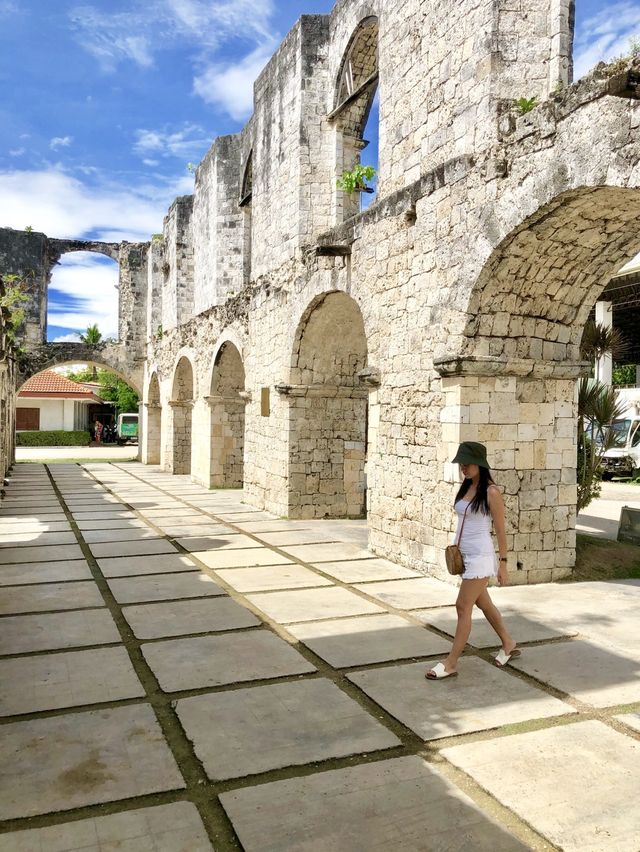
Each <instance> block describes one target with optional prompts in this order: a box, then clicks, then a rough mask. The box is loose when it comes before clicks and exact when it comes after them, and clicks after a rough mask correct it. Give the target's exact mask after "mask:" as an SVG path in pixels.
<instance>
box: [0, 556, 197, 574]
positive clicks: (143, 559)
mask: <svg viewBox="0 0 640 852" xmlns="http://www.w3.org/2000/svg"><path fill="white" fill-rule="evenodd" d="M97 561H98V565H99V566H100V570H101V571H102V573H103V574H104V576H105V577H134V576H137V575H145V574H173V573H177V572H183V571H198V572H199V570H200V569H199V568H198V566H197V565H196V564H195V562H192V561H191V559H189V558H188V557H187V556H183V555H182V554H178V553H167V554H163V555H162V554H161V555H160V556H115V557H113V558H112V559H98V560H97ZM0 575H1V572H0Z"/></svg>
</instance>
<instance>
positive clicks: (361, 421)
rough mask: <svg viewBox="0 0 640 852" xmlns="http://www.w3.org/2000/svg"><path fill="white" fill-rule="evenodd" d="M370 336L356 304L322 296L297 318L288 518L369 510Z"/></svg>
mask: <svg viewBox="0 0 640 852" xmlns="http://www.w3.org/2000/svg"><path fill="white" fill-rule="evenodd" d="M366 366H367V339H366V334H365V328H364V321H363V318H362V313H361V311H360V307H359V306H358V304H357V302H356V301H355V300H354V299H352V298H351V297H350V296H348V295H347V294H346V293H343V292H341V291H331V292H329V293H323V294H321V295H319V296H317V297H316V298H315V299H314V300H313V301H312V302H311V304H310V305H309V306H308V307H307V309H306V310H305V312H304V314H303V316H302V318H301V320H300V322H299V323H298V326H297V330H296V335H295V338H294V345H293V351H292V356H291V369H290V382H291V383H290V384H289V385H287V386H286V387H285V388H283V392H284V393H285V394H286V395H287V396H288V398H289V495H288V509H289V515H290V516H291V517H294V518H339V517H351V518H356V517H362V516H363V515H364V514H365V513H366V480H365V465H366V452H367V400H368V394H369V392H368V389H367V388H366V387H365V386H364V384H363V381H362V375H363V372H364V371H365V369H366Z"/></svg>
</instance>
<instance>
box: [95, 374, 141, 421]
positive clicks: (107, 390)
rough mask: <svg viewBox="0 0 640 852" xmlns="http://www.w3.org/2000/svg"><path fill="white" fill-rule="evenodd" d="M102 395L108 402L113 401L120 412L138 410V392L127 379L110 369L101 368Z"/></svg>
mask: <svg viewBox="0 0 640 852" xmlns="http://www.w3.org/2000/svg"><path fill="white" fill-rule="evenodd" d="M98 380H99V382H100V396H101V397H102V399H104V400H106V401H107V402H112V403H113V404H114V406H115V409H116V417H117V416H118V414H127V413H128V412H137V411H138V402H139V397H138V394H137V393H136V392H135V391H134V389H133V388H132V387H131V386H130V385H128V384H127V383H126V382H125V381H123V380H122V379H120V378H118V376H116V375H114V374H113V373H110V372H109V371H108V370H100V373H99V376H98Z"/></svg>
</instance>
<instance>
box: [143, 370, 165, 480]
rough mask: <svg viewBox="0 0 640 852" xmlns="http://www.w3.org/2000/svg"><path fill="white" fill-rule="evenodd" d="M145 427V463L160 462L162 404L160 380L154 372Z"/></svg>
mask: <svg viewBox="0 0 640 852" xmlns="http://www.w3.org/2000/svg"><path fill="white" fill-rule="evenodd" d="M145 412H146V418H145V428H144V431H143V445H144V448H143V461H144V463H145V464H160V462H161V457H162V451H161V448H162V406H161V403H160V382H159V381H158V374H157V373H155V372H154V374H153V375H152V376H151V381H150V382H149V385H148V387H147V401H146V402H145Z"/></svg>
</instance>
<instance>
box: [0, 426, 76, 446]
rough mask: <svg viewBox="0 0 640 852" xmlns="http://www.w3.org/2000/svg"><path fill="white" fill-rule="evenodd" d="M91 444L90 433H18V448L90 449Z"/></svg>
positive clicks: (54, 431)
mask: <svg viewBox="0 0 640 852" xmlns="http://www.w3.org/2000/svg"><path fill="white" fill-rule="evenodd" d="M90 443H91V435H90V434H89V432H65V431H63V430H62V429H56V430H53V431H51V432H47V431H43V432H16V445H17V446H18V447H88V446H89V444H90Z"/></svg>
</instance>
